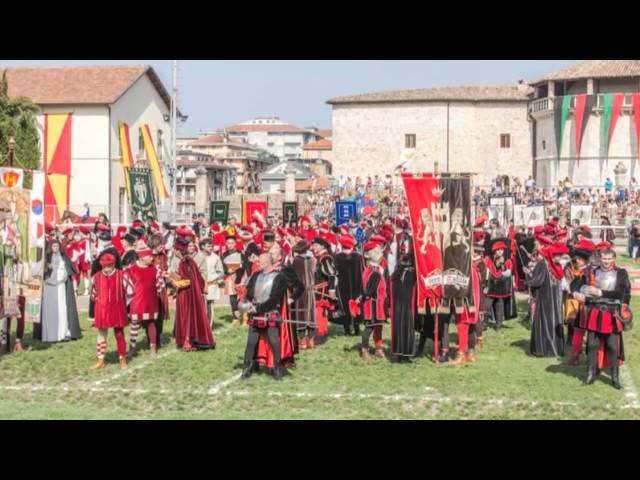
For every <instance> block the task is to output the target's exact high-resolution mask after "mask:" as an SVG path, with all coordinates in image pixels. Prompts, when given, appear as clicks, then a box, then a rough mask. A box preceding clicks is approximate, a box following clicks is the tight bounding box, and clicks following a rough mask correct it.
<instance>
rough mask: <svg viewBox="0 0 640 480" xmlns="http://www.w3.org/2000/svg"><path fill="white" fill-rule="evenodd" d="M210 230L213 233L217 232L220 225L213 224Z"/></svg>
mask: <svg viewBox="0 0 640 480" xmlns="http://www.w3.org/2000/svg"><path fill="white" fill-rule="evenodd" d="M211 230H213V231H214V232H216V233H217V232H219V231H220V224H218V223H214V224H212V225H211Z"/></svg>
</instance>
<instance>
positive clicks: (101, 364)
mask: <svg viewBox="0 0 640 480" xmlns="http://www.w3.org/2000/svg"><path fill="white" fill-rule="evenodd" d="M104 367H105V364H104V358H99V359H98V360H97V361H96V363H95V365H93V366H92V367H90V369H91V370H97V369H99V368H104Z"/></svg>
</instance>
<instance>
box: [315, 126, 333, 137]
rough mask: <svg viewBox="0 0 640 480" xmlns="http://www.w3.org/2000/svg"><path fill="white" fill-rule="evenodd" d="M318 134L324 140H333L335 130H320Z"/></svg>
mask: <svg viewBox="0 0 640 480" xmlns="http://www.w3.org/2000/svg"><path fill="white" fill-rule="evenodd" d="M318 134H319V135H320V136H321V137H322V138H331V137H333V130H332V129H330V128H319V129H318Z"/></svg>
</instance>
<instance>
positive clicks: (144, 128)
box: [140, 123, 169, 200]
mask: <svg viewBox="0 0 640 480" xmlns="http://www.w3.org/2000/svg"><path fill="white" fill-rule="evenodd" d="M140 131H141V132H142V140H143V142H144V149H145V151H146V152H147V155H148V157H149V165H150V166H151V172H152V173H153V178H154V180H155V182H156V186H157V187H158V192H160V198H162V199H163V200H166V199H167V198H169V191H168V190H167V187H166V185H165V184H164V177H163V176H162V169H161V168H160V162H159V161H158V156H157V154H156V149H155V147H154V146H153V140H152V139H151V130H149V125H147V124H146V123H145V124H143V125H141V126H140Z"/></svg>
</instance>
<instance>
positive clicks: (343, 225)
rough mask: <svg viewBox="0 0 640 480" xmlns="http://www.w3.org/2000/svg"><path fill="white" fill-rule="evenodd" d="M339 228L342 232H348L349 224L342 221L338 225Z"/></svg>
mask: <svg viewBox="0 0 640 480" xmlns="http://www.w3.org/2000/svg"><path fill="white" fill-rule="evenodd" d="M340 230H342V231H343V232H344V233H349V225H348V224H346V223H343V224H342V225H340Z"/></svg>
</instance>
